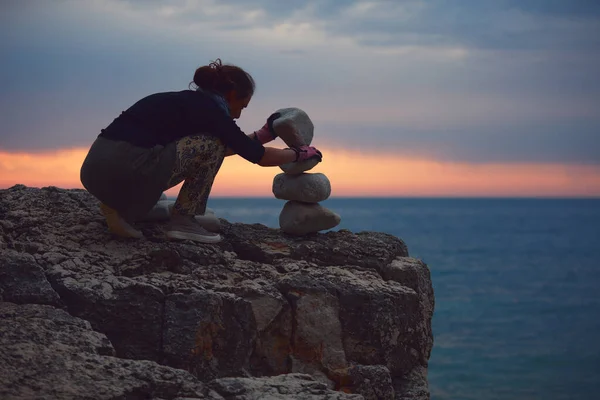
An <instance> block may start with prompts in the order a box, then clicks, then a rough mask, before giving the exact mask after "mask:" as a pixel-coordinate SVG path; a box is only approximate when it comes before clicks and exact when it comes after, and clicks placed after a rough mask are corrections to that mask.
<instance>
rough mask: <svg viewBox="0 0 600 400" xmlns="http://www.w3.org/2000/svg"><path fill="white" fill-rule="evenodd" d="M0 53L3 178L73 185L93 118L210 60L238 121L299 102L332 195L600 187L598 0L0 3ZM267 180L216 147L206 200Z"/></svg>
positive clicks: (244, 191)
mask: <svg viewBox="0 0 600 400" xmlns="http://www.w3.org/2000/svg"><path fill="white" fill-rule="evenodd" d="M0 54H1V62H0V88H1V91H0V188H5V187H10V186H12V185H14V184H17V183H22V184H26V185H29V186H37V187H42V186H50V185H53V186H59V187H68V188H71V187H81V183H80V182H79V168H80V166H81V163H82V161H83V159H84V157H85V155H86V153H87V150H88V149H89V147H90V145H91V144H92V142H93V141H94V139H95V138H96V136H97V135H98V134H99V133H100V130H101V129H103V128H105V127H106V126H107V125H108V124H109V123H110V122H111V121H112V120H113V119H114V118H115V117H116V116H117V115H119V114H120V112H121V111H123V110H125V109H127V108H128V107H129V106H130V105H132V104H133V103H134V102H136V101H137V100H139V99H141V98H142V97H144V96H146V95H149V94H152V93H156V92H162V91H172V90H185V89H187V88H188V84H189V83H190V81H191V80H192V77H193V73H194V70H195V69H196V68H197V67H199V66H202V65H206V64H208V63H209V62H210V61H212V60H214V59H216V58H221V59H222V60H223V61H224V62H226V63H231V64H235V65H239V66H241V67H242V68H244V69H245V70H247V71H248V72H249V73H250V74H251V75H252V76H253V77H254V79H255V80H256V83H257V90H256V93H255V95H254V97H253V99H252V101H251V103H250V106H249V107H248V108H247V109H246V110H245V111H244V113H243V114H242V118H241V119H240V120H239V121H238V124H239V125H240V127H241V128H242V129H243V130H244V131H245V132H247V133H250V132H252V131H254V130H256V129H258V128H259V127H261V126H262V125H263V124H264V121H265V119H266V118H267V117H268V116H269V115H270V114H271V113H272V112H273V111H275V110H276V109H279V108H283V107H298V108H301V109H303V110H304V111H306V112H307V113H308V115H309V116H310V117H311V119H312V121H313V122H314V125H315V133H314V139H313V142H312V145H314V146H316V147H317V148H319V150H321V151H322V152H323V155H324V157H323V162H322V163H321V164H319V165H318V166H317V167H316V168H315V169H314V170H312V171H311V172H321V173H324V174H326V175H327V176H328V178H329V180H330V182H331V186H332V197H343V196H367V197H368V196H458V197H463V196H464V197H470V196H477V197H479V196H510V197H514V196H527V197H530V196H534V197H535V196H551V197H554V196H560V197H563V196H568V197H571V196H589V197H598V196H600V73H599V72H598V71H600V2H598V1H595V0H570V1H569V0H563V1H559V0H460V1H459V0H455V1H450V0H430V1H420V0H406V1H392V0H387V1H359V0H315V1H310V0H295V1H293V2H288V1H281V0H164V1H158V0H144V1H142V0H54V1H53V0H45V1H41V0H40V1H38V0H28V1H22V0H2V1H1V2H0ZM270 145H272V146H275V147H281V148H283V147H285V144H284V143H283V142H281V140H278V141H275V142H273V143H272V144H270ZM278 173H281V170H280V169H279V168H277V167H270V168H265V167H259V166H257V165H253V164H250V163H248V162H247V161H245V160H243V159H241V158H240V157H238V156H232V157H228V158H227V159H226V161H225V163H224V165H223V167H222V169H221V171H220V172H219V174H218V176H217V179H216V182H215V186H214V187H213V192H212V193H213V196H242V197H245V196H272V191H271V190H272V178H273V176H275V175H276V174H278ZM177 190H178V188H175V189H173V190H172V191H170V194H176V191H177Z"/></svg>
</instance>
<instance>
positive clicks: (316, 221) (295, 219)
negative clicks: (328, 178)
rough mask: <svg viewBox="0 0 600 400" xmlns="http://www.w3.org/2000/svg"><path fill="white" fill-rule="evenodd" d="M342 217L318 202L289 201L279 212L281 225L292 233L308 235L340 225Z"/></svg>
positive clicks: (284, 229)
mask: <svg viewBox="0 0 600 400" xmlns="http://www.w3.org/2000/svg"><path fill="white" fill-rule="evenodd" d="M341 220H342V218H341V217H340V216H339V215H338V214H336V213H334V212H333V211H331V210H329V209H327V208H325V207H323V206H321V205H320V204H317V203H301V202H297V201H288V202H287V203H285V205H284V206H283V209H282V210H281V213H280V214H279V227H280V228H281V230H282V231H283V232H285V233H288V234H290V235H298V236H300V235H307V234H309V233H315V232H319V231H323V230H326V229H331V228H334V227H336V226H338V225H339V223H340V221H341Z"/></svg>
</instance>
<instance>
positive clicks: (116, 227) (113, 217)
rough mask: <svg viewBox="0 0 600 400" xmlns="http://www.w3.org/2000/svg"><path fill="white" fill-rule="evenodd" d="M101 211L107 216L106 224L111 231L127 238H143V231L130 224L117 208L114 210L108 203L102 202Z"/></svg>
mask: <svg viewBox="0 0 600 400" xmlns="http://www.w3.org/2000/svg"><path fill="white" fill-rule="evenodd" d="M100 211H102V214H103V215H104V218H106V224H107V225H108V230H109V232H110V233H112V234H115V235H117V236H121V237H125V238H135V239H141V238H143V237H144V234H143V233H142V231H138V230H137V229H135V228H134V227H133V226H131V225H129V223H128V222H127V221H125V220H124V219H123V218H121V216H120V215H119V213H118V212H117V211H116V210H113V209H112V208H110V207H109V206H107V205H106V204H104V203H102V204H100Z"/></svg>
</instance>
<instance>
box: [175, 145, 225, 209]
mask: <svg viewBox="0 0 600 400" xmlns="http://www.w3.org/2000/svg"><path fill="white" fill-rule="evenodd" d="M225 151H226V147H225V145H224V144H223V142H221V140H220V139H218V138H216V137H214V136H208V135H193V136H186V137H184V138H183V139H180V140H179V141H177V155H176V158H175V166H174V167H173V173H172V175H171V179H170V180H169V183H168V187H167V189H169V188H172V187H173V186H176V185H178V184H180V183H181V182H182V181H183V186H182V187H181V190H180V191H179V196H177V201H175V205H174V207H173V212H174V213H177V214H181V215H202V214H204V212H205V211H206V202H207V201H208V196H209V194H210V190H211V189H212V185H213V182H214V180H215V177H216V175H217V172H219V168H221V164H223V159H224V158H225Z"/></svg>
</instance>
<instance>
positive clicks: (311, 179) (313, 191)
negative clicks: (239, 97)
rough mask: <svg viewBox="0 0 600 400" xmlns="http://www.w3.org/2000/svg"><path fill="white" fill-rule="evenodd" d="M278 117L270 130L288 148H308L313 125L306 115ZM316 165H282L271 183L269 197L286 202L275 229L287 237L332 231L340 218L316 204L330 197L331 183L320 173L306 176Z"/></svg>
mask: <svg viewBox="0 0 600 400" xmlns="http://www.w3.org/2000/svg"><path fill="white" fill-rule="evenodd" d="M276 112H278V113H280V114H281V116H280V117H279V118H277V119H276V120H275V121H274V122H273V128H274V130H275V133H277V136H279V137H280V138H281V139H282V140H283V141H284V142H285V143H286V144H287V145H288V146H290V147H299V146H303V145H310V144H311V142H312V139H313V135H314V125H313V123H312V121H311V120H310V118H309V117H308V115H307V114H306V113H305V112H304V111H302V110H301V109H299V108H282V109H280V110H277V111H276ZM318 163H319V162H318V161H317V160H307V161H302V162H294V163H289V164H284V165H282V166H281V167H280V168H281V169H282V170H283V173H281V174H278V175H276V176H275V178H274V179H273V194H274V195H275V197H276V198H278V199H281V200H288V201H287V203H285V205H284V206H283V209H282V210H281V213H280V214H279V227H280V228H281V230H282V231H283V232H285V233H289V234H291V235H306V234H309V233H314V232H319V231H322V230H326V229H331V228H334V227H336V226H337V225H338V224H339V223H340V221H341V217H340V216H339V215H338V214H336V213H335V212H333V211H331V210H329V209H327V208H325V207H323V206H321V205H320V204H319V202H321V201H324V200H327V199H328V198H329V196H330V195H331V183H330V182H329V179H328V178H327V176H325V175H324V174H322V173H307V172H305V171H308V170H311V169H312V168H314V167H315V166H316V165H317V164H318Z"/></svg>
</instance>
